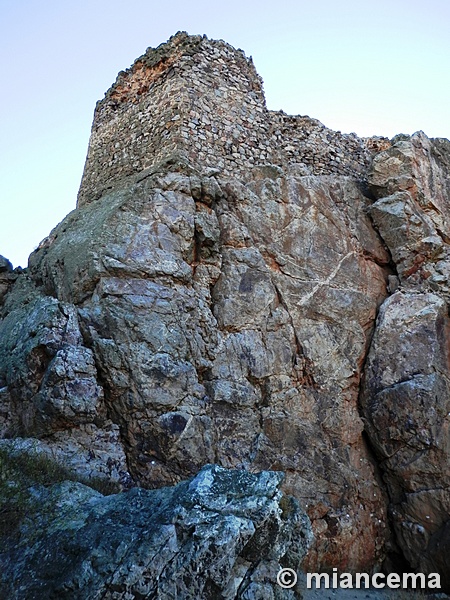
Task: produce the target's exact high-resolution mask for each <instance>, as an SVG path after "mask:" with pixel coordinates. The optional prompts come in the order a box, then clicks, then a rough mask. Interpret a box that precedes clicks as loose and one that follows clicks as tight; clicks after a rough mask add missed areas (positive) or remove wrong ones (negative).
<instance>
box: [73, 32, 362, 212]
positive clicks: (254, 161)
mask: <svg viewBox="0 0 450 600" xmlns="http://www.w3.org/2000/svg"><path fill="white" fill-rule="evenodd" d="M369 146H370V144H367V140H361V139H360V138H358V137H357V136H356V135H355V134H349V135H343V134H341V133H340V132H334V131H332V130H330V129H327V128H326V127H324V126H323V125H322V124H321V123H320V122H319V121H317V120H315V119H310V118H309V117H298V116H296V117H290V116H288V115H286V114H284V113H283V112H273V111H269V110H268V109H267V107H266V103H265V98H264V93H263V83H262V79H261V77H260V76H259V75H258V73H257V72H256V69H255V67H254V65H253V61H252V59H251V58H247V57H246V56H245V54H244V52H243V51H242V50H236V49H235V48H233V47H232V46H230V45H229V44H227V43H226V42H224V41H221V40H219V41H217V40H209V39H208V38H207V37H206V36H200V35H195V36H190V35H188V34H187V33H185V32H179V33H177V34H176V35H174V36H172V37H171V38H170V39H169V40H168V42H166V43H164V44H161V45H160V46H158V47H157V48H148V49H147V51H146V52H145V54H143V55H142V56H141V57H139V58H138V59H137V60H136V61H135V62H134V63H133V65H132V66H131V67H130V68H129V69H127V70H126V71H121V72H120V73H119V75H118V77H117V79H116V82H115V83H114V84H113V85H112V86H111V88H110V89H109V90H108V91H107V92H106V94H105V97H104V99H103V100H101V101H99V102H98V103H97V106H96V109H95V114H94V122H93V126H92V133H91V138H90V142H89V150H88V156H87V160H86V165H85V169H84V174H83V179H82V182H81V187H80V191H79V195H78V205H79V206H80V205H83V204H86V203H89V202H92V201H94V200H96V199H98V198H99V197H101V196H102V195H103V194H104V193H105V192H106V191H107V190H109V189H112V188H114V187H116V186H117V185H119V184H120V181H121V180H122V179H123V178H124V177H127V176H129V175H132V174H134V173H139V172H141V171H143V170H145V169H149V168H154V167H155V166H156V165H158V164H160V163H161V162H167V161H170V160H172V161H173V162H181V163H183V164H185V165H189V167H190V168H192V169H194V170H197V171H200V172H202V171H204V170H205V169H210V168H215V169H218V170H219V171H220V172H222V174H223V175H224V176H231V175H233V176H238V177H241V178H247V177H249V176H251V173H252V170H253V168H254V167H255V166H260V165H267V164H271V165H276V166H280V167H282V168H288V169H291V170H292V169H294V171H295V172H296V173H297V174H298V173H300V174H308V173H313V174H331V173H338V174H346V175H355V176H363V174H364V173H365V170H366V167H367V164H368V162H369V160H370V154H371V152H370V148H369Z"/></svg>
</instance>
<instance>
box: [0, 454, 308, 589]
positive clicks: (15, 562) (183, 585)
mask: <svg viewBox="0 0 450 600" xmlns="http://www.w3.org/2000/svg"><path fill="white" fill-rule="evenodd" d="M281 479H282V475H281V474H280V473H273V472H272V473H269V472H263V473H260V474H258V475H255V474H250V473H247V472H245V471H227V470H225V469H223V468H220V467H217V466H212V465H209V466H206V467H204V468H203V469H202V470H201V471H200V473H199V474H198V475H197V476H196V477H194V478H193V479H191V480H189V481H185V482H182V483H180V484H178V485H177V486H175V487H173V488H161V489H159V490H143V489H136V488H135V489H132V490H130V491H128V492H124V493H122V494H117V495H112V496H103V495H102V494H100V493H99V492H96V491H94V490H93V489H91V488H89V487H86V486H84V485H82V484H81V483H76V482H69V481H66V482H63V483H58V484H53V485H51V486H45V487H44V486H35V487H34V488H33V489H32V490H31V492H30V497H29V498H28V499H27V502H28V508H27V512H26V514H25V515H24V516H23V520H22V522H21V523H20V529H19V532H17V531H14V532H11V533H10V534H9V536H6V537H5V536H4V537H3V539H2V545H1V550H0V566H1V574H0V586H1V587H0V597H1V598H2V599H5V600H6V599H8V600H25V599H26V600H41V599H42V598H49V599H50V598H58V599H61V600H63V599H67V600H91V599H92V598H104V599H105V600H106V599H110V600H112V599H114V600H120V599H123V600H126V599H128V598H161V599H163V598H165V599H167V600H169V599H171V598H173V599H175V598H183V599H185V600H188V599H192V600H194V599H199V598H202V599H204V600H207V599H208V598H209V599H211V600H213V599H215V598H223V599H224V600H231V599H236V600H237V599H242V600H244V599H245V600H264V599H267V600H273V599H276V598H280V599H281V598H286V599H287V598H292V599H294V598H300V595H299V592H298V591H296V590H290V591H282V590H281V588H280V587H279V586H278V585H277V583H276V578H277V573H278V571H279V569H280V568H281V567H280V563H283V564H285V565H288V566H289V567H290V568H293V569H297V568H298V565H299V563H300V561H301V559H302V558H303V556H304V554H305V552H306V550H307V548H308V546H309V544H310V542H311V538H312V534H311V526H310V524H309V520H308V518H307V516H306V515H305V513H304V512H303V511H302V510H300V508H299V506H298V503H297V502H296V501H295V500H294V499H293V498H290V497H287V496H284V495H283V494H282V493H281V492H280V491H279V484H280V482H281ZM22 501H23V500H22Z"/></svg>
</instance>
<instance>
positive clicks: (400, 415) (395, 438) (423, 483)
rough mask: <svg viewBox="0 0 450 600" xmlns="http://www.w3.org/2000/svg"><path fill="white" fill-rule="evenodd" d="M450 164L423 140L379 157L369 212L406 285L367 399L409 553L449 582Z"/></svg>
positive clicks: (402, 140)
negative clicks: (449, 242)
mask: <svg viewBox="0 0 450 600" xmlns="http://www.w3.org/2000/svg"><path fill="white" fill-rule="evenodd" d="M394 141H395V140H394ZM449 160H450V143H449V142H448V141H447V140H441V139H438V140H429V139H428V138H427V137H426V136H425V135H424V134H422V133H418V134H415V135H414V136H412V137H411V138H406V137H405V136H399V138H398V139H397V141H395V143H394V144H393V145H392V147H391V148H390V149H388V150H386V151H384V152H381V153H380V154H378V155H377V156H376V157H375V160H374V163H373V170H372V173H371V175H370V177H369V181H370V182H371V185H372V188H373V190H374V193H375V194H376V196H377V197H379V199H378V200H377V201H376V202H375V203H374V204H373V205H372V207H371V214H372V215H373V219H374V222H375V223H376V224H377V226H378V228H379V231H380V233H381V235H382V236H383V239H384V240H385V241H386V243H387V245H388V246H389V249H390V251H391V253H392V256H393V258H394V260H395V265H396V268H397V272H398V276H399V280H400V286H401V287H400V289H399V291H397V292H396V293H394V294H393V295H392V296H391V297H390V298H389V299H387V300H386V301H385V303H384V304H383V306H382V308H381V310H380V314H379V316H378V322H377V326H376V331H375V335H374V339H373V342H372V346H371V349H370V352H369V355H368V360H367V366H366V378H365V384H364V386H363V391H362V396H361V404H362V408H363V413H364V415H365V416H366V419H367V431H368V433H369V436H370V439H371V442H372V444H373V445H374V448H375V450H376V452H377V454H378V456H379V458H380V459H381V462H380V466H381V468H382V470H383V471H384V473H385V475H384V478H385V481H386V483H387V486H388V493H389V500H390V503H389V512H390V517H391V519H392V523H393V527H394V529H395V532H396V536H397V539H398V541H399V544H400V546H401V548H402V550H403V552H404V555H405V557H406V558H407V560H408V562H409V563H410V564H411V566H412V567H413V568H415V569H416V570H417V571H425V572H426V571H428V572H429V571H430V570H433V568H434V569H435V570H436V569H437V570H438V571H439V572H440V573H442V574H444V573H445V574H447V573H449V572H450V562H449V556H450V546H449V538H448V527H449V523H450V434H449V428H450V390H449V384H450V372H449V356H450V354H449V350H450V320H449V316H448V314H449V313H448V300H449V296H448V277H447V273H448V268H449V262H448V261H449V256H450V254H449V250H450V246H449V245H448V241H449V238H448V233H449V231H450V229H449V224H450V222H449V216H450V213H449V211H450V178H449V174H450V170H449V166H450V163H449ZM446 532H447V533H446ZM438 540H439V541H438ZM446 577H447V575H446ZM444 585H446V586H447V589H449V581H448V579H447V580H446V582H445V584H444Z"/></svg>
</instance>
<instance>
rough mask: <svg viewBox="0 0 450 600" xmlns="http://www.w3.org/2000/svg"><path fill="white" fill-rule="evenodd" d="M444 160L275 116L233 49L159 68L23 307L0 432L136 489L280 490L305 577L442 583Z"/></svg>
mask: <svg viewBox="0 0 450 600" xmlns="http://www.w3.org/2000/svg"><path fill="white" fill-rule="evenodd" d="M448 145H449V143H448V142H447V141H445V140H429V139H428V138H426V136H424V134H421V133H420V134H415V135H414V136H412V137H408V136H399V137H397V138H394V140H392V142H390V141H388V140H386V139H384V138H371V139H360V138H358V137H357V136H355V135H354V134H351V135H343V134H340V133H339V132H332V131H331V130H328V129H327V128H325V127H324V126H323V125H321V124H320V123H319V122H318V121H315V120H313V119H310V118H309V117H289V116H287V115H285V114H284V113H274V112H272V111H268V110H267V108H266V106H265V102H264V97H263V93H262V84H261V80H260V78H259V76H258V75H257V73H256V71H255V70H254V67H253V64H252V62H251V61H250V60H248V59H246V58H245V56H244V54H243V53H242V52H241V51H236V50H234V49H233V48H231V47H230V46H229V45H227V44H225V43H224V42H215V41H211V40H208V39H206V38H204V37H200V36H193V37H190V36H187V35H186V34H177V35H176V36H174V38H171V40H169V42H168V43H167V44H164V45H162V46H160V47H159V48H157V49H149V50H148V51H147V52H146V54H145V55H144V56H143V57H141V58H140V59H138V60H137V61H136V62H135V64H134V65H133V66H132V67H131V68H130V69H128V70H127V71H126V72H122V73H120V74H119V77H118V79H117V81H116V83H115V84H114V85H113V86H112V88H111V89H110V90H109V91H108V92H107V94H106V96H105V99H104V100H102V101H101V102H99V103H98V105H97V108H96V113H95V117H94V125H93V132H92V136H91V141H90V148H89V153H88V159H87V162H86V167H85V172H84V177H83V181H82V185H81V188H80V194H79V200H78V206H77V209H76V210H75V211H73V212H72V213H71V214H69V215H68V216H67V217H66V219H65V220H64V221H63V222H62V223H61V224H60V225H59V226H58V227H56V228H55V229H54V230H53V231H52V232H51V234H50V235H49V237H48V238H47V239H46V240H44V241H43V242H42V243H41V245H40V247H39V248H38V249H37V250H36V251H35V252H34V253H33V254H32V255H31V257H30V261H29V267H28V269H27V272H26V273H20V274H16V275H14V277H15V281H14V282H13V283H14V285H13V286H12V287H11V288H8V289H9V292H8V293H7V295H5V296H4V299H3V307H2V309H1V310H2V321H1V322H0V344H1V345H2V346H1V347H2V352H1V354H0V425H1V428H2V434H3V436H4V437H5V438H15V437H21V438H23V441H22V443H24V444H27V443H30V441H29V440H38V442H37V446H39V448H42V451H43V452H44V451H45V452H54V453H55V454H56V455H57V457H58V458H59V459H60V460H65V461H69V462H70V464H71V465H72V466H73V468H75V469H76V470H78V471H79V472H80V473H82V474H83V476H86V475H89V473H90V472H92V473H93V476H94V474H95V477H98V476H101V477H105V478H108V477H109V478H114V479H115V481H117V482H119V483H120V485H122V486H123V487H124V488H127V487H129V486H130V485H133V484H138V485H140V486H144V487H148V488H157V487H160V486H166V485H173V484H175V483H177V482H179V481H181V480H182V479H185V478H186V477H190V476H193V475H195V474H196V473H197V472H198V471H199V470H200V469H201V468H202V467H203V465H205V464H207V463H217V464H219V465H222V466H223V467H227V468H238V469H244V470H246V471H256V472H259V471H262V470H275V471H284V472H285V473H286V478H285V480H284V483H283V489H284V490H285V491H286V492H287V493H289V494H290V495H292V496H294V497H295V498H296V499H297V500H298V501H299V502H300V504H301V505H302V506H303V507H304V508H305V510H306V511H307V512H308V515H309V518H310V519H311V523H312V529H313V532H314V534H315V540H314V543H313V544H312V545H311V547H310V549H309V551H308V553H307V556H306V558H305V559H304V561H303V567H304V568H305V569H313V568H314V570H317V569H319V570H320V569H323V568H326V567H328V568H331V567H338V568H340V569H345V570H355V571H369V570H371V569H373V568H377V567H379V566H380V565H381V564H382V562H383V560H384V558H385V556H386V554H387V553H392V552H393V553H394V555H395V552H397V553H401V554H403V556H404V557H405V558H406V560H407V561H409V563H410V564H411V565H414V566H415V567H416V566H417V568H418V566H420V567H421V568H424V569H428V570H430V569H431V566H430V565H432V564H433V565H434V564H436V565H442V564H443V563H442V560H444V561H445V559H444V558H442V556H443V555H442V553H441V550H440V549H441V548H442V547H443V546H444V545H445V543H446V542H445V540H448V535H447V533H446V531H447V530H446V529H445V528H446V527H447V525H446V523H448V520H449V506H448V500H447V499H448V497H449V496H450V494H449V493H448V492H449V490H448V464H449V462H448V448H449V435H448V412H449V408H448V402H449V392H448V385H447V383H448V375H449V361H448V353H447V350H446V349H447V321H448V317H447V301H448V297H447V287H446V286H447V283H446V273H447V271H446V269H447V241H448V239H450V232H449V224H448V218H447V214H448V211H449V210H450V208H449V207H450V197H449V183H448V182H449V160H450V158H449V157H450V151H449V148H448ZM447 236H448V238H447ZM6 271H8V269H6ZM9 272H10V271H8V273H9ZM0 275H1V273H0ZM9 285H10V284H8V286H9ZM378 312H379V315H378V320H377V314H378ZM399 407H401V409H400V408H399ZM364 429H365V432H364ZM106 439H107V440H108V443H109V444H110V445H109V446H108V451H107V453H108V455H110V457H111V461H109V460H108V461H107V464H106V466H102V465H103V464H104V460H105V454H104V453H103V454H102V452H101V449H102V446H103V444H104V442H103V440H106ZM6 442H7V443H9V442H8V439H6ZM103 448H104V446H103ZM89 450H92V452H89ZM92 455H93V456H92ZM84 457H86V459H84ZM89 460H90V461H91V463H92V464H91V465H90V463H89ZM446 461H447V462H446ZM108 465H109V466H108ZM108 469H109V470H108ZM424 507H427V508H426V509H425V508H424ZM422 509H423V510H424V511H425V512H423V511H422ZM421 511H422V512H423V514H422V512H421ZM427 516H428V517H429V518H427ZM447 555H448V552H447ZM433 561H434V562H433ZM439 561H441V562H439ZM439 568H441V567H439Z"/></svg>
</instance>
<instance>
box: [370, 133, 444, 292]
mask: <svg viewBox="0 0 450 600" xmlns="http://www.w3.org/2000/svg"><path fill="white" fill-rule="evenodd" d="M394 142H395V143H394V144H393V145H392V146H391V147H390V148H388V149H387V150H385V151H383V152H381V153H380V154H378V155H377V156H376V157H375V159H374V161H373V168H372V171H371V173H370V176H369V182H370V185H371V189H372V191H373V192H374V193H375V195H376V196H377V198H379V200H377V201H376V202H375V203H374V204H373V206H372V208H371V216H372V218H373V220H374V222H375V224H376V226H377V228H378V230H379V232H380V234H381V235H382V237H383V239H384V241H385V242H386V244H387V246H388V247H389V250H390V252H391V254H392V258H393V259H394V262H395V265H396V268H397V272H398V274H399V277H400V280H401V281H402V283H403V285H409V286H417V285H421V286H422V288H423V289H428V290H431V291H438V292H440V293H442V294H443V295H444V297H445V298H446V300H447V301H448V300H449V299H450V288H449V287H448V276H449V274H450V246H449V241H450V180H449V176H448V173H449V168H450V142H449V141H448V140H439V139H437V140H429V139H428V138H427V137H426V136H425V135H424V134H423V133H422V132H419V133H415V134H414V135H413V136H411V137H409V136H400V137H399V139H397V141H395V140H394Z"/></svg>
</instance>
